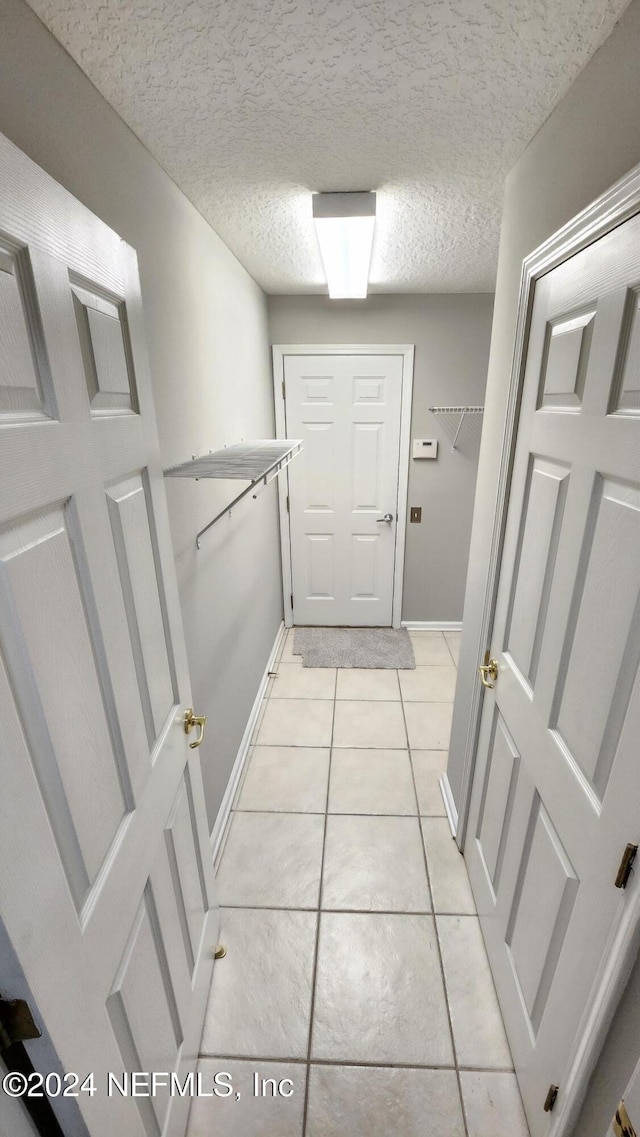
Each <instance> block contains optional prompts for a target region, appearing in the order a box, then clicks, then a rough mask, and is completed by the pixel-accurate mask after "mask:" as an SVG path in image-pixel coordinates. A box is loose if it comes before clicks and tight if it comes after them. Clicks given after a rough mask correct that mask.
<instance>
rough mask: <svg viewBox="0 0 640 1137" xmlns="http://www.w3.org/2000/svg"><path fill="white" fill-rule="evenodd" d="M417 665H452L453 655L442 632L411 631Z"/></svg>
mask: <svg viewBox="0 0 640 1137" xmlns="http://www.w3.org/2000/svg"><path fill="white" fill-rule="evenodd" d="M409 635H410V636H411V643H412V645H413V654H414V656H415V661H416V666H418V667H419V666H421V665H423V664H431V665H434V666H440V667H443V666H444V667H449V666H450V665H451V655H450V652H449V648H448V647H447V644H446V641H445V638H444V635H443V634H442V632H409Z"/></svg>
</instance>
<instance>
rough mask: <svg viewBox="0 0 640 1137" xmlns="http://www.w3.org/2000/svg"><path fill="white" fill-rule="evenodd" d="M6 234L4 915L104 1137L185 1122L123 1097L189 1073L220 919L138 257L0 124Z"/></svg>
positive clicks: (1, 304) (171, 1107)
mask: <svg viewBox="0 0 640 1137" xmlns="http://www.w3.org/2000/svg"><path fill="white" fill-rule="evenodd" d="M0 233H1V234H2V235H1V236H0V720H1V721H2V741H1V744H0V782H1V784H2V794H1V795H0V860H1V862H2V866H3V867H2V873H1V874H0V918H1V919H2V922H3V925H4V928H5V931H6V934H7V935H8V937H9V939H10V941H11V943H12V945H13V950H14V952H15V954H16V956H17V959H18V960H19V964H20V967H21V969H22V972H23V974H24V977H25V980H26V983H27V984H28V986H29V989H30V992H31V1000H32V1002H33V1011H34V1015H35V1017H36V1019H39V1020H41V1021H43V1022H44V1023H45V1024H46V1027H47V1030H48V1033H49V1035H50V1037H51V1040H52V1043H53V1046H54V1048H55V1051H56V1053H57V1056H58V1059H59V1062H60V1065H61V1067H62V1068H63V1069H64V1070H69V1071H76V1072H77V1073H78V1074H84V1073H88V1072H89V1071H93V1072H94V1073H95V1077H96V1082H95V1084H96V1093H95V1094H94V1095H93V1096H89V1094H88V1093H81V1094H80V1095H79V1097H78V1102H79V1106H80V1109H81V1111H82V1115H83V1117H84V1119H85V1121H86V1125H87V1128H88V1131H89V1133H90V1134H91V1137H113V1134H115V1133H121V1134H127V1137H149V1135H156V1134H159V1133H160V1132H162V1133H163V1134H166V1135H178V1134H180V1133H181V1132H182V1131H183V1129H184V1124H185V1120H186V1109H187V1108H188V1104H189V1103H188V1099H187V1100H182V1099H180V1098H177V1099H176V1098H173V1099H172V1100H170V1099H169V1097H168V1096H167V1094H166V1093H164V1092H160V1093H159V1095H158V1096H156V1097H154V1098H142V1097H140V1098H136V1099H133V1098H123V1097H120V1096H115V1097H112V1098H107V1095H106V1072H107V1071H108V1070H111V1071H123V1070H131V1069H134V1070H135V1069H137V1070H162V1071H174V1070H175V1071H177V1072H178V1073H179V1074H180V1076H181V1077H182V1076H183V1075H184V1074H185V1073H186V1071H188V1070H189V1069H192V1068H193V1066H194V1063H195V1058H196V1054H197V1049H198V1043H199V1038H200V1030H201V1025H202V1019H203V1015H204V1009H205V1000H206V996H207V990H208V985H209V980H210V975H211V968H212V959H211V949H212V947H213V945H214V943H215V940H216V932H217V919H218V917H217V912H216V910H215V909H216V904H215V895H214V891H213V879H212V866H211V860H210V854H209V848H208V839H207V826H206V819H205V811H204V800H203V793H202V784H201V773H200V765H199V758H198V751H197V750H190V749H189V746H188V740H187V737H186V735H185V732H184V728H183V715H184V712H185V708H186V707H187V706H188V705H189V703H190V698H191V694H190V684H189V675H188V671H187V665H186V653H185V645H184V640H183V632H182V625H181V620H180V611H179V605H178V597H177V590H176V582H175V577H174V566H173V555H172V548H171V542H170V537H169V528H168V519H167V512H166V502H165V495H164V484H163V476H162V470H161V467H160V463H159V453H158V441H157V434H156V426H155V418H154V410H153V404H152V397H151V385H150V381H149V374H148V368H147V359H146V349H145V343H144V333H143V326H142V309H141V301H140V292H139V284H138V274H137V264H136V257H135V253H134V251H133V250H132V249H131V248H129V247H128V246H127V245H125V244H124V242H123V241H122V240H121V239H120V238H119V237H118V236H117V235H116V234H115V233H113V232H112V231H111V230H110V229H108V228H107V227H106V226H105V225H104V224H102V222H100V221H99V220H98V219H97V218H96V217H94V216H93V215H92V214H91V213H89V211H88V210H86V209H85V208H84V207H83V206H82V205H80V203H79V202H77V201H76V200H75V199H74V198H72V197H71V196H70V194H68V193H67V192H66V191H65V190H63V189H62V188H61V187H60V186H59V185H57V184H56V183H55V182H54V181H53V180H52V179H51V178H49V177H48V176H47V175H46V174H44V173H43V172H42V171H41V170H40V169H39V168H38V167H37V166H35V165H34V164H33V163H32V162H31V161H29V159H27V158H26V157H25V156H24V155H23V154H22V153H21V152H20V151H19V150H17V149H16V148H15V147H14V146H12V145H11V144H10V143H9V142H8V141H7V140H6V139H4V138H1V137H0ZM177 286H178V285H177ZM191 737H192V738H193V735H191ZM2 968H3V964H2V961H0V984H2V987H3V994H9V992H8V991H7V990H6V984H5V983H3V982H2V980H3V978H4V977H3V971H2ZM27 1047H28V1044H27ZM34 1063H36V1059H35V1058H34ZM44 1072H46V1071H44Z"/></svg>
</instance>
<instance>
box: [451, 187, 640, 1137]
mask: <svg viewBox="0 0 640 1137" xmlns="http://www.w3.org/2000/svg"><path fill="white" fill-rule="evenodd" d="M638 213H640V165H638V166H635V167H634V168H633V169H632V170H630V171H629V173H628V174H626V175H625V176H624V177H623V178H621V179H620V180H619V181H617V182H615V183H614V185H613V186H611V187H610V189H608V190H607V191H606V192H605V193H604V194H602V195H601V196H600V197H599V198H596V200H595V201H594V202H593V203H592V204H591V205H589V206H587V208H586V209H584V210H582V211H581V212H580V213H578V214H577V215H576V216H575V217H574V218H573V219H572V220H571V221H569V222H568V223H567V224H566V225H564V226H563V227H562V228H561V229H559V230H558V231H557V232H556V233H554V234H553V236H551V237H550V238H549V239H548V240H547V241H545V242H544V243H543V244H542V245H540V246H539V247H538V248H537V249H535V250H534V251H533V252H532V253H530V254H529V256H528V257H526V258H525V259H524V261H523V262H522V272H521V277H520V291H519V301H518V314H517V324H516V334H515V342H514V350H513V359H512V366H511V377H510V382H509V390H508V398H507V404H506V410H505V414H504V420H503V434H502V447H501V455H500V462H499V472H498V481H497V487H496V491H495V493H496V498H495V512H494V517H493V525H492V532H491V546H490V554H489V558H488V561H487V574H486V578H485V584H484V592H483V597H482V602H481V605H480V607H481V618H480V622H479V625H478V631H477V635H476V637H475V639H474V641H473V646H474V653H475V659H476V665H479V664H480V663H481V662H482V659H483V657H484V652H485V649H486V647H487V646H489V645H490V643H491V638H492V636H493V624H494V617H495V610H496V600H497V592H498V583H499V579H500V569H501V561H502V552H503V545H504V536H505V527H506V518H507V510H508V506H509V488H510V483H511V472H512V468H513V460H514V455H515V447H516V439H517V433H518V426H519V414H520V402H521V396H522V390H523V386H524V374H525V364H526V354H527V346H528V339H529V330H530V325H531V316H532V310H533V297H534V293H535V287H536V283H537V281H538V280H539V279H540V277H542V276H544V275H545V274H546V273H548V272H551V271H552V270H553V269H554V268H557V267H558V266H559V265H561V264H562V263H563V262H565V261H567V260H568V259H569V258H570V257H572V256H574V255H575V254H576V253H579V252H581V251H582V250H583V249H585V248H587V247H588V246H589V245H592V244H594V242H596V241H597V240H599V238H600V237H604V236H606V234H607V233H610V232H611V231H612V230H613V229H616V228H618V226H620V225H622V224H624V222H625V221H628V220H629V219H630V218H631V217H633V216H635V215H636V214H638ZM476 676H477V670H476ZM483 692H484V688H483V687H482V684H481V683H480V682H476V683H475V685H474V687H473V691H472V695H471V699H470V701H469V704H468V708H467V709H466V710H467V731H466V746H465V754H464V770H463V779H462V789H461V794H460V802H459V810H458V823H457V827H456V833H455V837H456V841H457V843H458V845H459V847H460V849H461V850H462V851H463V850H464V845H465V841H466V836H467V825H468V820H469V809H470V804H471V791H472V787H473V779H474V773H475V765H476V755H477V747H478V736H479V730H480V720H481V716H482V706H483ZM463 713H464V712H463ZM446 788H448V787H446ZM639 946H640V882H636V887H635V888H633V891H632V892H631V895H630V897H629V904H628V906H627V907H626V909H625V911H624V914H623V917H622V919H621V920H620V922H619V924H618V925H617V926H616V927H614V928H612V930H611V933H610V936H609V940H608V942H607V945H606V947H605V951H604V954H603V957H602V960H601V963H600V966H599V968H598V972H597V974H596V977H595V980H594V983H593V987H592V989H591V991H590V994H589V998H588V1000H587V1003H586V1006H585V1011H584V1014H583V1017H582V1020H581V1023H580V1027H579V1029H578V1032H577V1034H576V1039H575V1041H574V1045H573V1050H572V1052H571V1054H570V1056H569V1069H568V1077H567V1081H566V1083H565V1085H564V1086H563V1091H564V1092H563V1094H562V1098H561V1100H560V1101H559V1103H558V1107H557V1111H556V1110H554V1112H553V1114H552V1123H551V1128H550V1130H549V1135H548V1137H567V1135H568V1134H570V1133H571V1129H572V1127H573V1126H574V1125H575V1122H576V1121H577V1117H578V1111H579V1109H580V1106H581V1104H582V1101H583V1098H584V1095H585V1092H586V1089H587V1083H588V1079H589V1076H590V1074H591V1072H592V1071H593V1067H594V1065H595V1063H596V1060H597V1058H598V1056H599V1054H600V1051H601V1050H602V1046H603V1043H604V1040H605V1037H606V1034H607V1031H608V1029H609V1026H610V1024H611V1020H612V1018H613V1015H614V1012H615V1010H616V1007H617V1005H618V1002H619V1000H620V996H621V995H622V992H623V990H624V987H625V985H626V982H627V980H628V978H629V975H630V973H631V968H632V966H633V963H634V961H635V958H636V956H637V953H638V948H639Z"/></svg>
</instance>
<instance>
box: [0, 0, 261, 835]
mask: <svg viewBox="0 0 640 1137" xmlns="http://www.w3.org/2000/svg"><path fill="white" fill-rule="evenodd" d="M0 130H1V131H3V132H4V133H5V134H6V135H7V136H8V137H9V138H10V139H11V140H12V142H14V143H15V144H16V145H17V146H19V147H20V148H21V149H22V150H24V151H25V152H26V153H27V154H28V155H29V157H30V158H32V159H33V160H34V161H35V162H37V163H38V164H39V165H40V166H42V167H43V168H44V169H45V170H46V171H47V172H48V173H49V174H51V175H52V176H53V177H54V178H55V179H56V180H57V181H58V182H60V183H62V185H64V186H65V187H66V188H67V189H68V190H70V192H71V193H73V194H74V195H75V196H76V197H77V198H79V199H80V200H81V201H82V202H83V203H84V204H85V205H86V206H88V208H89V209H91V210H93V212H94V213H96V214H97V215H98V216H99V217H101V218H102V219H103V220H104V221H105V222H106V223H107V224H108V225H110V226H111V227H112V228H113V229H115V230H116V231H117V232H118V233H119V234H120V235H121V236H122V237H123V238H124V239H125V240H126V241H128V242H129V243H130V244H131V245H133V246H134V248H135V249H137V252H138V258H139V264H140V277H141V282H142V295H143V302H144V313H145V323H146V330H147V342H148V346H149V354H150V362H151V373H152V378H153V386H154V395H155V403H156V411H157V416H158V427H159V433H160V445H161V453H162V460H163V463H164V464H165V465H167V466H168V465H171V464H173V463H176V462H179V461H183V460H184V459H188V458H190V457H191V456H192V454H195V453H206V452H207V451H208V450H209V449H215V448H217V447H220V446H223V445H225V444H228V443H232V442H237V441H240V439H242V438H251V437H254V438H256V437H257V438H269V437H273V431H274V422H273V398H272V390H271V367H270V358H269V346H268V335H267V308H266V298H265V296H264V293H263V292H262V290H261V289H260V288H259V287H258V285H257V284H256V283H255V281H254V280H253V279H252V278H251V277H250V276H249V275H248V273H247V272H246V271H245V270H244V268H242V266H241V265H240V263H239V262H238V261H237V260H236V258H235V257H234V256H233V255H232V253H231V252H230V251H229V250H228V249H227V247H226V245H224V244H223V243H222V241H221V240H220V239H219V237H218V236H217V235H216V234H215V233H214V232H213V230H212V229H211V228H210V227H209V225H207V223H206V222H205V221H204V220H203V218H202V217H201V216H200V214H199V213H198V212H197V211H196V209H195V208H194V207H193V206H192V205H191V203H190V202H189V201H188V199H187V198H186V197H185V196H184V194H183V193H182V192H181V191H180V190H179V189H178V188H177V186H176V185H175V184H174V183H173V182H172V181H171V179H170V178H169V177H168V176H167V174H165V173H164V171H163V170H162V169H161V168H160V166H159V165H158V164H157V162H156V161H155V160H154V159H153V158H152V157H151V155H150V154H149V152H148V151H147V150H146V149H145V147H144V146H143V145H142V143H141V142H139V141H138V139H137V138H136V137H135V135H134V134H133V133H132V132H131V131H130V130H129V128H128V127H127V126H126V125H125V123H124V122H123V121H122V119H120V118H119V116H118V115H117V114H116V113H115V111H114V110H112V108H111V107H110V106H109V104H108V103H107V102H106V101H105V100H104V99H103V98H102V96H101V95H100V94H99V93H98V92H97V90H96V89H95V87H93V86H92V84H91V83H90V82H89V80H88V79H87V78H86V76H85V75H84V74H83V73H82V72H81V71H80V69H79V68H78V67H77V66H76V64H75V63H74V62H73V61H72V60H71V58H70V56H69V55H67V53H66V52H65V50H64V48H62V47H61V46H60V44H59V43H58V42H57V40H55V39H54V38H53V36H52V35H51V34H50V33H49V32H48V31H47V30H46V28H45V27H44V25H43V24H42V23H40V21H39V20H38V18H37V17H36V16H35V15H34V13H33V12H32V11H31V9H30V8H28V6H27V5H26V4H25V3H24V2H23V0H3V3H2V12H1V14H0ZM236 487H237V483H229V482H224V483H212V482H197V483H196V482H192V481H181V480H180V481H178V480H175V481H169V482H168V483H167V495H168V501H169V515H170V520H171V530H172V536H173V543H174V549H175V558H176V566H177V572H178V585H179V590H180V599H181V604H182V613H183V619H184V625H185V633H186V640H187V651H188V657H189V664H190V668H191V676H192V680H193V698H194V706H195V707H196V710H197V712H198V713H206V714H207V715H208V717H209V728H208V731H207V739H206V741H205V744H204V746H203V747H202V751H201V754H202V759H203V775H204V786H205V793H206V798H207V808H208V811H209V820H210V823H211V825H213V821H214V819H215V815H216V812H217V809H218V805H219V803H220V800H221V798H222V794H223V792H224V789H225V786H226V783H227V781H228V777H229V772H230V769H231V765H232V763H233V761H234V759H235V756H236V753H237V750H238V746H239V744H240V740H241V738H242V735H243V732H244V729H245V726H246V723H247V719H248V716H249V712H250V709H251V707H252V704H253V701H254V697H255V694H256V691H257V689H258V685H259V682H260V679H261V677H262V674H263V671H264V668H265V665H266V662H267V659H268V656H269V652H270V650H271V648H272V646H273V642H274V638H275V635H276V632H277V629H278V627H279V624H280V621H281V619H282V587H281V573H280V551H279V540H278V524H277V520H276V518H277V510H276V497H275V488H274V487H270V488H269V490H267V491H266V492H265V493H264V494H262V495H261V496H260V498H259V499H258V501H256V502H253V501H251V502H244V503H243V504H242V506H240V507H239V508H238V509H237V511H235V512H234V514H233V517H232V518H231V520H229V519H228V518H225V519H224V520H223V521H222V522H220V524H219V526H218V527H216V529H215V530H214V531H213V532H212V533H211V534H210V535H208V536H207V537H206V538H205V539H204V541H203V547H202V550H201V551H200V552H199V553H196V549H195V535H196V532H197V530H198V529H199V528H201V527H202V526H203V525H205V524H206V523H207V521H209V520H210V519H211V518H212V517H213V516H214V514H215V513H217V512H218V510H219V509H220V508H221V506H222V505H224V504H225V501H227V500H229V499H230V498H231V497H232V496H233V495H234V492H236Z"/></svg>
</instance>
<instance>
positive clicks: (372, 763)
mask: <svg viewBox="0 0 640 1137" xmlns="http://www.w3.org/2000/svg"><path fill="white" fill-rule="evenodd" d="M417 808H418V807H417V802H416V795H415V790H414V788H413V778H412V777H411V764H410V762H409V751H408V750H340V749H338V750H334V751H333V753H332V755H331V777H330V781H329V813H373V814H398V815H415V814H416V813H417Z"/></svg>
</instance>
